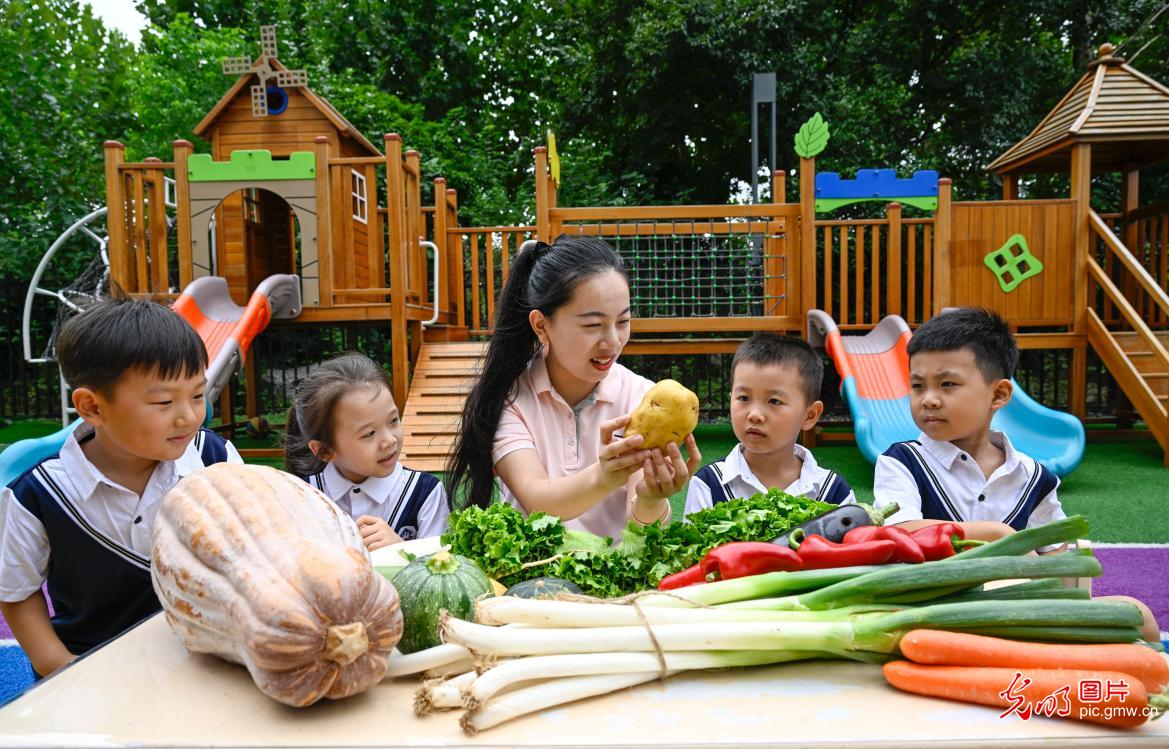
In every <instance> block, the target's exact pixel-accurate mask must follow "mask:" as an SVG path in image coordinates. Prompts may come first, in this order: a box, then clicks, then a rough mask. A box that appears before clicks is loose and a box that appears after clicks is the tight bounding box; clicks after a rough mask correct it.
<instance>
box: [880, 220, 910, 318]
mask: <svg viewBox="0 0 1169 749" xmlns="http://www.w3.org/2000/svg"><path fill="white" fill-rule="evenodd" d="M885 215H886V216H887V217H888V219H889V236H888V239H887V242H888V247H889V262H888V263H887V265H888V268H889V270H888V273H889V281H888V286H887V291H886V292H885V293H886V294H887V295H888V298H886V300H885V314H888V315H893V314H896V315H900V316H902V317H905V312H904V311H903V308H902V307H901V274H902V273H904V272H909V273H913V272H915V271H914V269H913V268H909V269H908V271H907V270H906V269H905V268H902V267H901V204H900V203H890V204H889V205H888V206H887V207H886V208H885Z"/></svg>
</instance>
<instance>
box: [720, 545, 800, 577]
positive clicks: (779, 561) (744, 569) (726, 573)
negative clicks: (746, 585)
mask: <svg viewBox="0 0 1169 749" xmlns="http://www.w3.org/2000/svg"><path fill="white" fill-rule="evenodd" d="M798 569H800V557H799V555H798V554H796V553H795V552H794V551H792V550H791V549H789V548H786V547H784V546H776V545H775V544H768V543H762V542H759V541H736V542H735V543H729V544H723V545H722V546H718V547H715V548H713V549H711V550H710V551H709V552H707V554H706V556H705V557H703V558H702V571H703V572H705V573H706V574H707V575H708V576H709V575H711V574H716V575H718V579H720V580H734V579H735V578H737V577H748V576H750V575H761V574H763V573H765V572H790V571H792V570H798Z"/></svg>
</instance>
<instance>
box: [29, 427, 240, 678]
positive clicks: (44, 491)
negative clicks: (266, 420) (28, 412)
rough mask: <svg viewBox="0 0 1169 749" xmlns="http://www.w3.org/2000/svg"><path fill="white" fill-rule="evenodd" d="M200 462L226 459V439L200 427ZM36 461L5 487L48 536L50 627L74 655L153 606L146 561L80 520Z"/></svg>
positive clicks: (156, 606)
mask: <svg viewBox="0 0 1169 749" xmlns="http://www.w3.org/2000/svg"><path fill="white" fill-rule="evenodd" d="M195 439H196V440H200V441H201V442H202V449H201V451H200V456H201V457H202V459H203V465H205V466H207V465H211V464H213V463H222V462H223V461H225V460H227V443H226V442H225V441H224V439H223V438H222V437H220V436H219V435H218V434H215V433H214V432H211V431H208V430H205V429H204V430H200V433H199V434H198V435H196V437H195ZM57 459H58V456H56V455H54V456H53V457H51V458H47V459H46V460H43V461H41V462H40V463H38V464H37V465H35V466H33V467H32V468H31V469H29V470H28V471H26V472H25V473H24V474H22V475H21V476H20V477H19V478H18V479H16V480H15V481H13V482H12V483H11V484H9V485H8V488H9V489H11V490H12V493H13V494H15V495H16V500H17V501H18V502H20V504H21V506H22V507H24V508H25V509H26V510H28V511H29V512H30V513H32V514H33V515H34V516H35V517H36V518H37V519H38V520H40V521H41V524H42V525H43V526H44V528H45V533H46V535H47V536H48V541H49V550H50V551H49V572H48V577H49V579H48V588H49V598H50V599H51V600H52V602H53V611H54V615H53V617H52V624H53V631H55V632H56V633H57V637H59V638H61V642H62V643H64V645H65V647H66V648H68V649H69V652H70V653H73V654H75V655H81V654H82V653H85V652H86V651H89V650H92V649H93V648H95V647H97V646H98V645H100V644H102V643H103V642H105V641H106V640H109V639H111V638H113V637H117V636H118V635H119V634H121V633H122V632H124V631H125V630H127V629H129V628H130V627H132V626H133V625H135V624H137V623H138V622H139V621H141V620H142V619H145V618H146V617H148V616H150V615H152V614H154V613H155V612H157V611H158V610H159V608H160V607H159V604H158V598H157V597H156V596H155V595H154V588H153V587H152V586H151V583H150V560H149V559H148V558H147V557H144V556H142V555H141V554H139V553H137V552H135V551H134V550H133V549H129V548H126V547H125V546H122V545H121V544H118V543H116V542H114V541H112V540H111V539H109V538H107V537H106V536H105V535H104V534H102V533H101V532H100V531H97V530H96V529H94V528H93V527H92V526H90V525H89V523H88V522H86V520H85V518H84V517H83V516H82V514H81V512H80V511H79V509H78V508H77V505H76V503H75V502H74V498H72V497H69V496H68V494H67V493H66V492H65V490H64V488H63V487H61V486H60V485H58V484H57V482H56V481H54V480H53V479H52V476H51V474H50V473H49V471H47V470H46V469H45V466H44V464H45V463H46V462H48V461H50V460H57Z"/></svg>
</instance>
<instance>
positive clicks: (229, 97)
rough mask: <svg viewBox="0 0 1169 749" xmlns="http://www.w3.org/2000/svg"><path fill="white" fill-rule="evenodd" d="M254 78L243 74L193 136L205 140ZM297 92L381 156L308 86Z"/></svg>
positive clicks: (277, 66)
mask: <svg viewBox="0 0 1169 749" xmlns="http://www.w3.org/2000/svg"><path fill="white" fill-rule="evenodd" d="M268 64H269V65H271V66H272V69H273V70H287V68H285V67H284V66H283V65H281V64H280V61H279V60H276V59H269V60H268ZM254 78H255V74H254V73H244V74H243V75H241V76H240V77H239V80H238V81H236V82H235V85H234V86H232V87H231V89H230V90H228V92H227V93H226V94H224V95H223V98H222V99H220V100H219V102H218V103H216V105H215V106H214V107H212V108H211V111H210V112H208V113H207V116H205V117H204V118H203V120H202V122H200V123H199V124H198V125H196V126H195V135H198V136H199V137H200V138H205V137H206V135H205V134H206V133H208V132H210V130H211V126H212V125H214V124H215V121H216V120H217V119H219V116H220V115H221V114H223V113H224V112H225V111H226V110H227V108H228V106H229V105H230V104H231V103H232V102H233V101H235V98H236V97H237V96H239V95H241V93H242V92H243V91H244V88H245V87H246V86H249V85H250V84H251V82H252V81H253V79H254ZM297 90H298V91H300V92H302V93H303V94H304V96H305V98H306V99H308V100H309V101H310V102H312V104H313V106H314V107H316V108H317V109H319V110H320V112H321V114H323V115H324V116H325V118H326V119H328V120H329V122H330V123H332V125H333V127H335V128H337V132H339V133H341V134H342V135H345V136H348V137H350V138H352V139H353V140H354V141H356V142H357V143H358V144H360V145H361V147H362V148H364V149H366V150H368V151H369V155H370V156H382V155H383V154H382V152H381V151H379V150H378V149H377V148H376V147H375V146H374V145H373V144H372V143H370V142H369V140H368V139H366V137H365V136H364V135H362V134H361V131H360V130H358V129H357V128H356V127H354V126H353V124H352V123H351V122H349V120H347V119H345V117H344V115H342V114H341V113H340V112H338V111H337V110H336V109H335V108H334V107H333V105H332V104H330V103H329V102H328V100H327V99H325V98H324V97H322V96H318V95H317V94H316V93H314V92H313V90H312V89H311V88H309V87H308V86H302V87H300V88H299V89H297Z"/></svg>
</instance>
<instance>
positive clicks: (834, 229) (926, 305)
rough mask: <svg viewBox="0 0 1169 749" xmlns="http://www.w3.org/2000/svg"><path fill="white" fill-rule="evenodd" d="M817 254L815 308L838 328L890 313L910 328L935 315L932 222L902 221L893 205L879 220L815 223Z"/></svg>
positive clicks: (864, 324) (857, 325)
mask: <svg viewBox="0 0 1169 749" xmlns="http://www.w3.org/2000/svg"><path fill="white" fill-rule="evenodd" d="M815 252H816V261H817V265H816V276H817V279H818V280H819V283H818V284H817V288H816V300H815V305H814V306H815V307H817V308H819V309H822V310H824V311H826V312H828V313H829V314H830V315H831V316H832V318H833V319H834V320H836V321H837V324H838V325H839V326H840V328H841V329H845V330H848V329H857V328H871V327H872V326H874V325H876V324H877V323H878V322H880V321H881V319H882V318H883V317H885V316H886V315H890V314H898V315H901V316H902V317H904V318H905V320H906V321H907V322H909V323H910V324H911V325H916V324H918V323H921V322H924V321H925V320H928V319H929V318H930V317H931V316H932V315H933V285H934V219H933V218H910V219H906V218H902V216H901V206H900V205H899V204H897V203H892V204H890V205H889V206H888V207H887V209H886V215H885V217H884V218H881V219H853V220H848V219H843V220H841V219H826V220H820V221H816V248H815ZM811 306H813V305H809V307H811Z"/></svg>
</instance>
